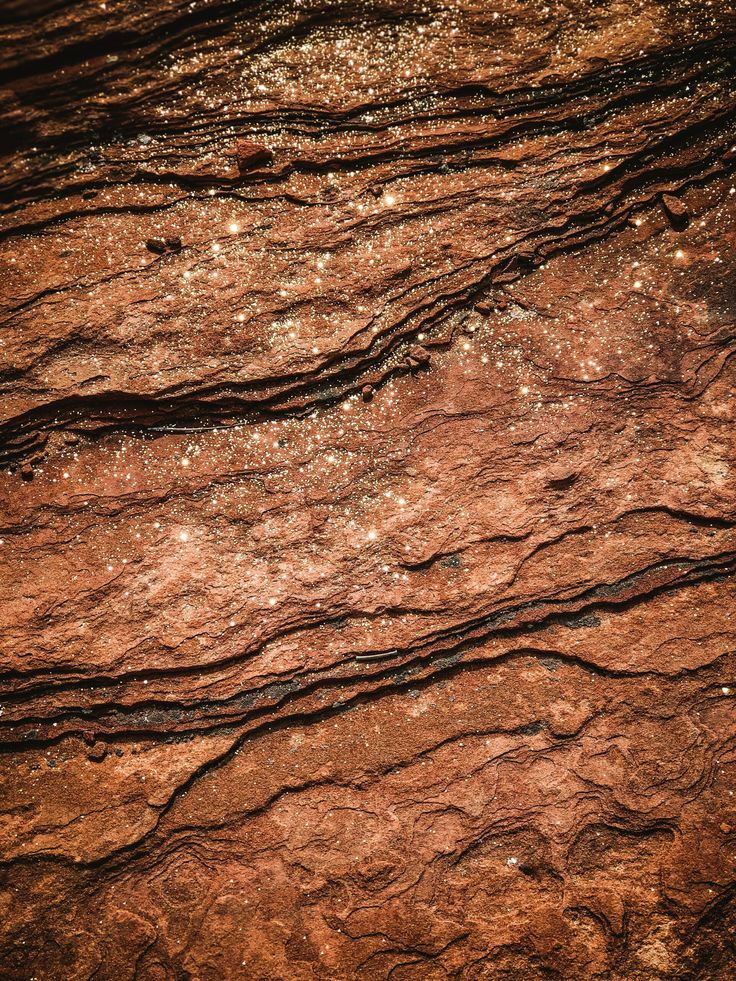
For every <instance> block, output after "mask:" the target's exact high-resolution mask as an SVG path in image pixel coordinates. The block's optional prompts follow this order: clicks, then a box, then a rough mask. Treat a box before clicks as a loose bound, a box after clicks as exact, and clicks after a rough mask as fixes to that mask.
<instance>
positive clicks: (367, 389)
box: [360, 385, 374, 402]
mask: <svg viewBox="0 0 736 981" xmlns="http://www.w3.org/2000/svg"><path fill="white" fill-rule="evenodd" d="M373 393H374V388H373V386H372V385H364V386H363V387H362V388H361V390H360V394H361V395H362V396H363V401H364V402H370V401H372V399H373Z"/></svg>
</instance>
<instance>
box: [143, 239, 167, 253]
mask: <svg viewBox="0 0 736 981" xmlns="http://www.w3.org/2000/svg"><path fill="white" fill-rule="evenodd" d="M146 248H147V249H148V251H149V252H156V253H158V255H161V254H162V253H163V252H165V251H166V242H164V240H163V239H162V238H149V239H148V240H147V241H146Z"/></svg>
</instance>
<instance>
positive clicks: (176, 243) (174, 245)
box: [166, 235, 182, 252]
mask: <svg viewBox="0 0 736 981" xmlns="http://www.w3.org/2000/svg"><path fill="white" fill-rule="evenodd" d="M181 247H182V243H181V239H180V238H179V236H178V235H170V236H169V237H168V238H167V239H166V248H167V249H171V251H172V252H180V251H181Z"/></svg>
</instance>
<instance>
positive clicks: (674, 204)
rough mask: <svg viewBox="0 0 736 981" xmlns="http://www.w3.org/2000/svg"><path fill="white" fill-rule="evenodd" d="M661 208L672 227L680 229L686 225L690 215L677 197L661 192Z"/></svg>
mask: <svg viewBox="0 0 736 981" xmlns="http://www.w3.org/2000/svg"><path fill="white" fill-rule="evenodd" d="M662 208H663V209H664V213H665V214H666V215H667V217H668V218H669V220H670V223H671V225H672V226H673V228H677V229H682V228H685V227H686V226H687V224H688V222H689V220H690V215H689V212H688V210H687V207H686V206H685V205H684V204H683V202H682V201H680V199H679V198H676V197H674V196H673V195H672V194H663V195H662Z"/></svg>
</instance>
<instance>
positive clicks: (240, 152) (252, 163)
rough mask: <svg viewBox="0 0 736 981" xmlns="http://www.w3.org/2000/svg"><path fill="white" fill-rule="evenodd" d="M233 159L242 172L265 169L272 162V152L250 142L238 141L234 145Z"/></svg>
mask: <svg viewBox="0 0 736 981" xmlns="http://www.w3.org/2000/svg"><path fill="white" fill-rule="evenodd" d="M235 159H236V161H237V164H238V168H239V169H240V170H241V172H243V171H248V170H254V169H255V168H256V167H265V166H268V165H269V164H271V163H272V162H273V151H272V150H270V149H269V148H268V147H266V146H262V145H261V144H260V143H254V142H253V141H252V140H238V142H237V143H236V144H235Z"/></svg>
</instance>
